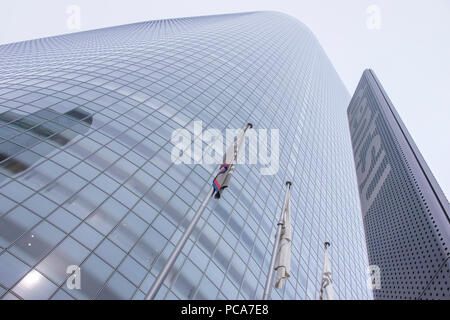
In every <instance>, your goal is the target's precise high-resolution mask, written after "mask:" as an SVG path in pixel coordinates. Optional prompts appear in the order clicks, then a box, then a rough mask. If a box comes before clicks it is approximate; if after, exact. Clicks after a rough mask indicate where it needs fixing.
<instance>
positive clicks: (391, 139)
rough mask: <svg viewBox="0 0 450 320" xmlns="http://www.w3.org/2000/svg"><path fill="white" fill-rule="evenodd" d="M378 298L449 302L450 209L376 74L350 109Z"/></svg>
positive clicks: (363, 83) (367, 77) (366, 78)
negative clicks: (377, 276) (376, 270)
mask: <svg viewBox="0 0 450 320" xmlns="http://www.w3.org/2000/svg"><path fill="white" fill-rule="evenodd" d="M347 113H348V119H349V124H350V133H351V139H352V145H353V153H354V157H355V166H356V175H357V179H358V189H359V194H360V200H361V208H362V215H363V220H364V228H365V233H366V241H367V249H368V254H369V264H370V265H376V266H378V267H379V271H380V276H381V288H379V289H374V291H373V292H374V297H375V298H376V299H450V262H449V256H450V255H449V251H450V250H449V244H450V224H449V204H448V201H447V199H446V197H445V195H444V194H443V192H442V190H441V188H440V187H439V185H438V184H437V182H436V180H435V178H434V177H433V175H432V173H431V171H430V169H429V168H428V166H427V164H426V163H425V161H424V159H423V157H422V156H421V154H420V152H419V150H418V149H417V147H416V145H415V144H414V141H413V140H412V138H411V136H410V135H409V133H408V131H407V130H406V128H405V125H404V124H403V122H402V121H401V119H400V117H399V115H398V114H397V112H396V111H395V109H394V107H393V105H392V103H391V101H390V100H389V98H388V96H387V95H386V92H385V91H384V90H383V88H382V87H381V85H380V82H379V80H378V79H377V78H376V76H375V74H374V72H373V71H372V70H366V71H364V73H363V76H362V78H361V80H360V82H359V84H358V87H357V89H356V92H355V95H354V96H353V98H352V100H351V102H350V106H349V107H348V110H347Z"/></svg>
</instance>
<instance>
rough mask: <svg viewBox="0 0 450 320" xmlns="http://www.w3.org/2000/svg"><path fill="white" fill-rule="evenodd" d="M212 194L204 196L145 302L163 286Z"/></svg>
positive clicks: (211, 191)
mask: <svg viewBox="0 0 450 320" xmlns="http://www.w3.org/2000/svg"><path fill="white" fill-rule="evenodd" d="M213 193H214V188H211V190H210V191H209V192H208V195H207V196H206V198H205V200H203V203H202V205H201V206H200V209H198V211H197V213H196V214H195V216H194V218H193V219H192V221H191V223H190V224H189V226H188V227H187V229H186V231H185V232H184V234H183V236H182V237H181V239H180V241H179V242H178V244H177V246H176V247H175V249H174V250H173V252H172V254H171V255H170V257H169V259H168V260H167V263H166V265H165V266H164V268H163V269H162V271H161V273H160V274H159V275H158V277H157V278H156V280H155V282H154V283H153V285H152V287H151V289H150V292H149V293H148V295H147V297H146V298H145V299H146V300H153V299H154V298H155V296H156V294H157V293H158V291H159V289H160V288H161V285H162V284H163V282H164V280H165V279H166V277H167V275H168V274H169V271H170V269H171V268H172V266H173V264H174V263H175V260H176V259H177V257H178V255H179V254H180V252H181V250H182V249H183V247H184V244H185V243H186V241H187V240H188V239H189V236H190V235H191V233H192V231H193V230H194V227H195V225H196V224H197V222H198V219H200V216H201V215H202V213H203V210H205V208H206V205H207V204H208V202H209V199H211V196H212V195H213Z"/></svg>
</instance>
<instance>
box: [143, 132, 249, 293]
mask: <svg viewBox="0 0 450 320" xmlns="http://www.w3.org/2000/svg"><path fill="white" fill-rule="evenodd" d="M251 127H252V124H251V123H248V124H247V125H246V126H245V129H244V135H245V132H246V131H247V129H248V128H251ZM234 152H235V154H234V159H233V161H232V163H230V167H232V165H234V163H233V162H237V153H238V152H239V150H238V149H237V147H236V146H235V148H234ZM231 172H232V171H231V170H230V173H231ZM215 191H216V190H215V189H214V187H212V188H211V190H210V191H209V192H208V195H207V196H206V198H205V200H203V203H202V204H201V206H200V208H199V209H198V211H197V212H196V213H195V216H194V218H193V219H192V221H191V223H190V224H189V226H188V227H187V229H186V231H185V232H184V234H183V236H182V237H181V239H180V241H178V243H177V245H176V247H175V249H174V250H173V251H172V253H171V254H170V257H169V259H168V260H167V262H166V265H165V266H164V267H163V269H162V270H161V272H160V274H159V275H158V277H157V278H156V280H155V282H154V283H153V285H152V287H151V288H150V291H149V293H148V294H147V296H146V297H145V299H146V300H153V299H154V298H155V296H156V294H157V293H158V291H159V289H160V288H161V286H162V284H163V283H164V280H165V279H166V277H167V275H168V274H169V271H170V269H171V268H172V266H173V264H174V263H175V260H176V259H177V258H178V256H179V254H180V252H181V250H182V249H183V247H184V245H185V244H186V241H187V240H188V239H189V236H190V235H191V233H192V231H193V230H194V228H195V226H196V224H197V222H198V220H199V219H200V216H201V215H202V213H203V211H204V210H205V208H206V205H207V204H208V202H209V199H211V197H212V196H213V194H214V192H215Z"/></svg>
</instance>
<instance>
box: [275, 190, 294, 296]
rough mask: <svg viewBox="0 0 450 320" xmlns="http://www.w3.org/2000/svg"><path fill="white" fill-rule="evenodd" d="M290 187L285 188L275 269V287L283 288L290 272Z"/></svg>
mask: <svg viewBox="0 0 450 320" xmlns="http://www.w3.org/2000/svg"><path fill="white" fill-rule="evenodd" d="M290 202H291V189H290V188H288V189H287V194H286V200H285V203H284V208H283V216H282V219H283V220H282V221H280V223H282V228H281V235H280V240H279V241H280V244H279V247H278V253H277V261H276V264H275V270H277V278H276V282H275V288H283V285H284V282H285V281H286V279H287V278H289V277H290V273H291V235H292V231H291V206H290Z"/></svg>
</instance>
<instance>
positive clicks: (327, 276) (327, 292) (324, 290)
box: [319, 242, 334, 300]
mask: <svg viewBox="0 0 450 320" xmlns="http://www.w3.org/2000/svg"><path fill="white" fill-rule="evenodd" d="M329 246H330V243H329V242H325V260H324V263H323V273H322V282H321V285H320V298H319V299H320V300H333V299H334V289H333V278H332V277H331V263H330V257H329V256H328V247H329Z"/></svg>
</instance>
